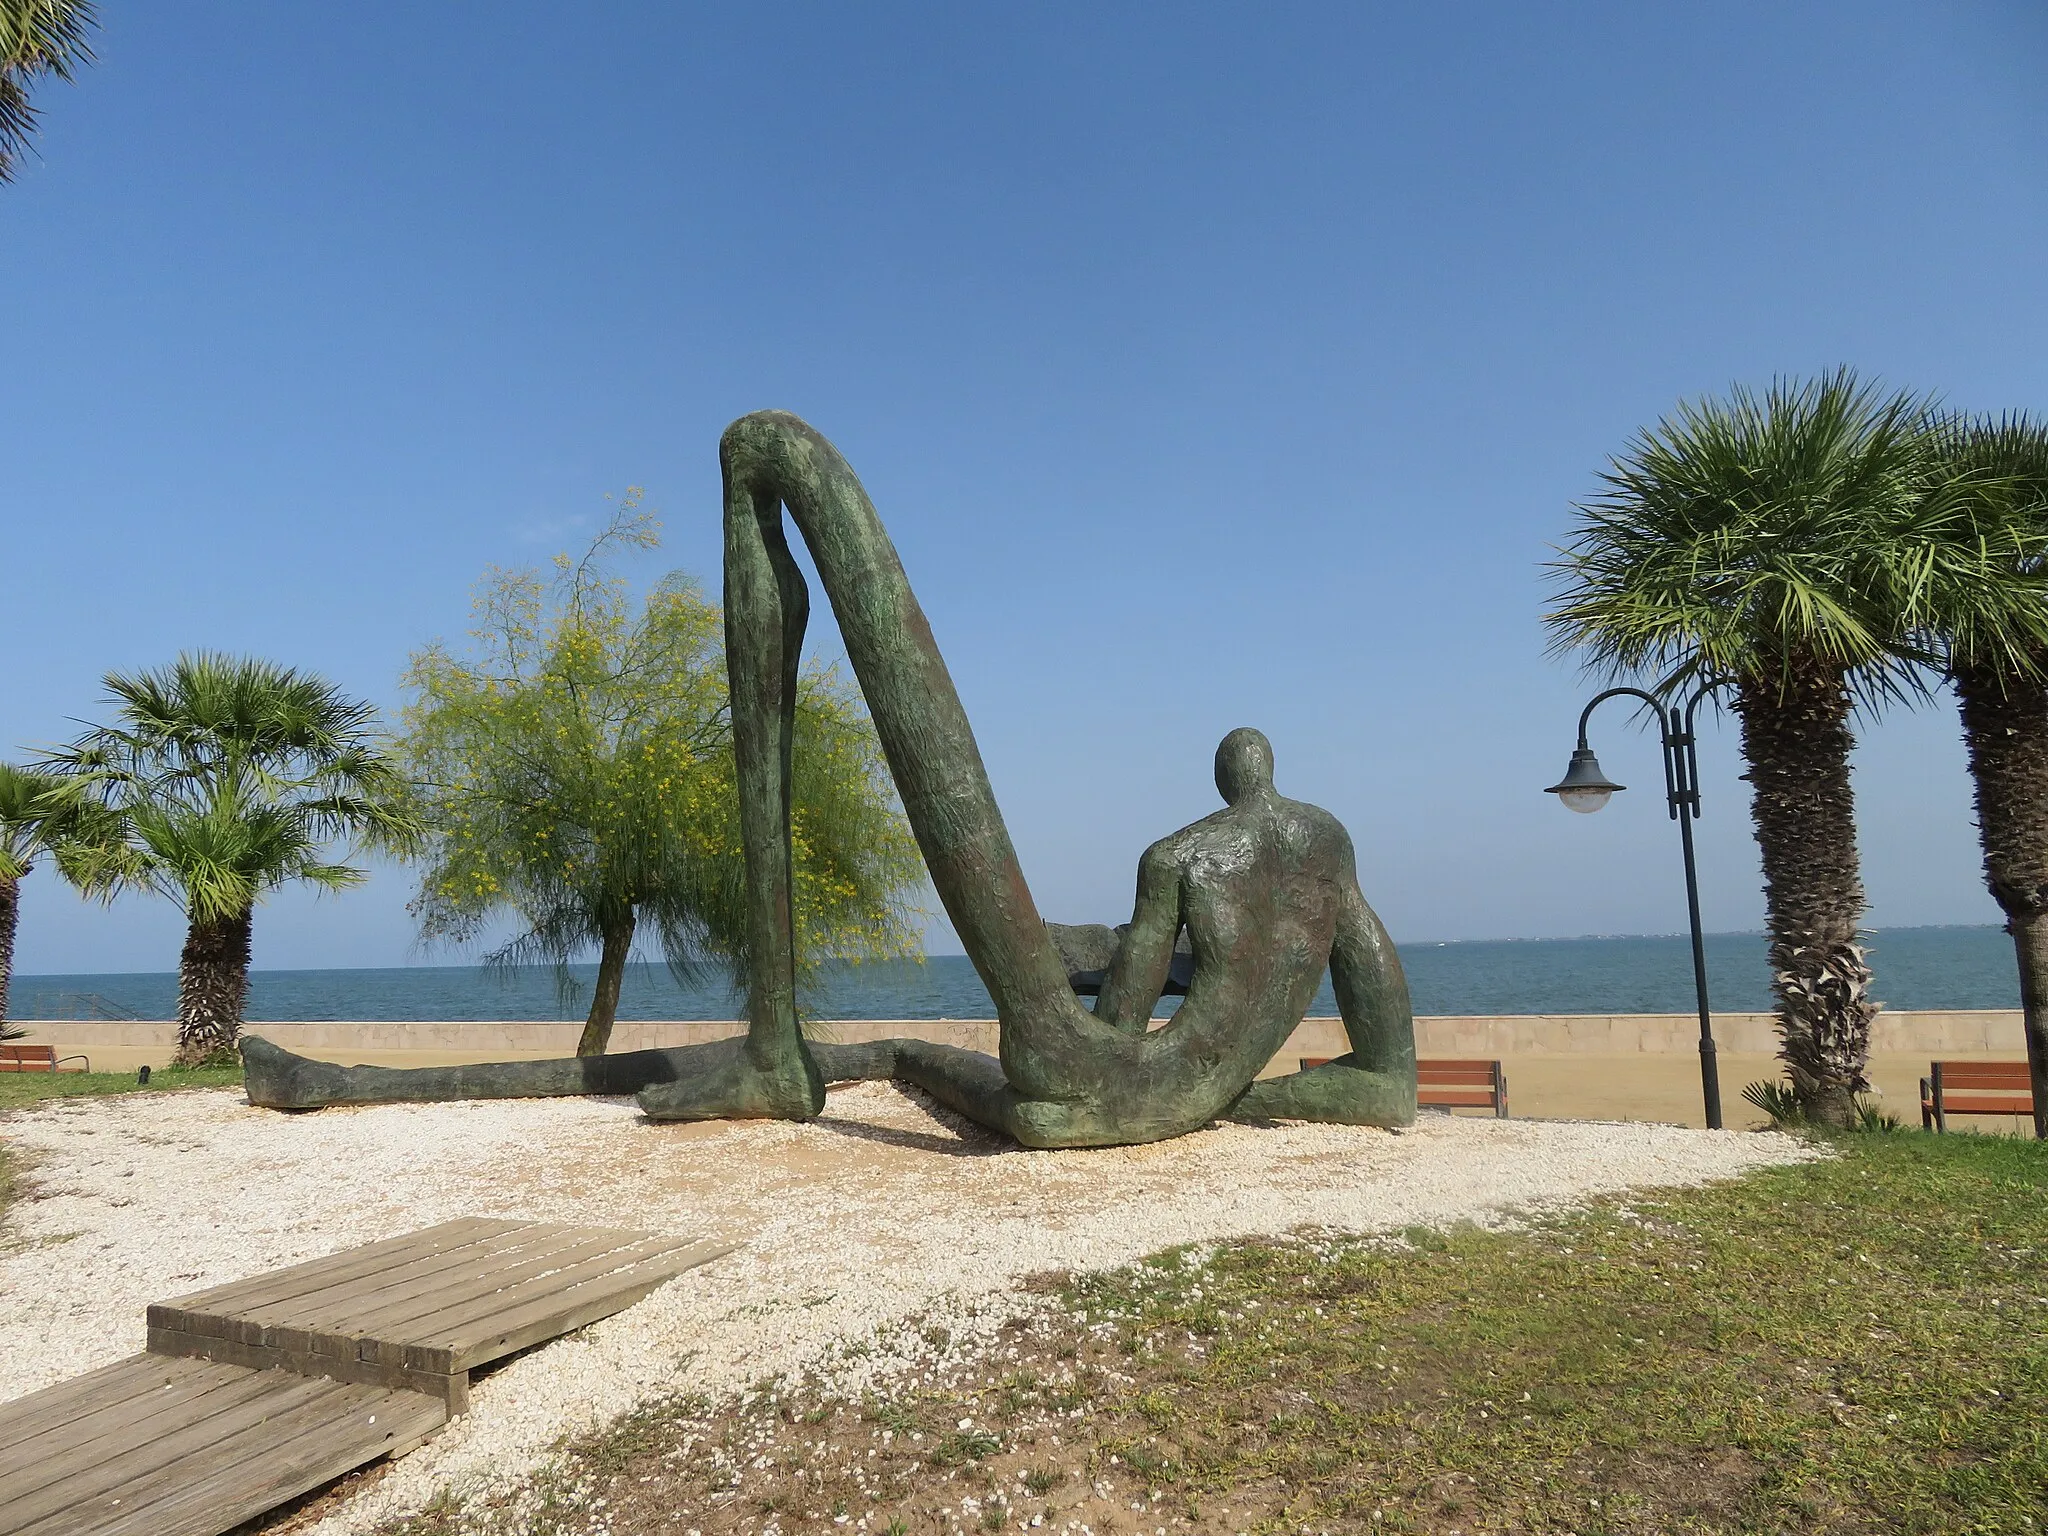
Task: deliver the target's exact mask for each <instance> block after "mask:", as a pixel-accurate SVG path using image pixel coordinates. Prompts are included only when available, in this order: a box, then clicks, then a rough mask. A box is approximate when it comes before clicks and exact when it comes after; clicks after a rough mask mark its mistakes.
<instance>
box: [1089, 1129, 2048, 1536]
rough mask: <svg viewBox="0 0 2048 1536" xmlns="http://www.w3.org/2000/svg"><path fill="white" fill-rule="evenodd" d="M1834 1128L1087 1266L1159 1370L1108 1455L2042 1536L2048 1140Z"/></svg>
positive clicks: (1138, 1388) (1526, 1512)
mask: <svg viewBox="0 0 2048 1536" xmlns="http://www.w3.org/2000/svg"><path fill="white" fill-rule="evenodd" d="M1835 1145H1836V1148H1837V1150H1838V1152H1839V1155H1838V1156H1837V1157H1835V1158H1833V1159H1831V1160H1829V1161H1827V1162H1823V1163H1818V1164H1810V1165H1805V1166H1799V1167H1794V1168H1788V1169H1782V1170H1775V1171H1770V1172H1766V1173H1762V1174H1758V1175H1754V1176H1752V1177H1749V1178H1747V1179H1744V1180H1742V1181H1740V1182H1738V1183H1734V1184H1730V1185H1723V1186H1719V1187H1715V1188H1711V1189H1705V1190H1693V1191H1685V1192H1680V1193H1667V1194H1664V1195H1661V1196H1646V1197H1642V1198H1638V1199H1635V1200H1631V1201H1628V1202H1625V1203H1616V1204H1609V1205H1606V1206H1603V1207H1601V1208H1599V1209H1596V1210H1594V1211H1592V1212H1589V1213H1583V1214H1579V1215H1575V1216H1572V1217H1568V1218H1565V1219H1561V1220H1555V1221H1550V1222H1546V1223H1543V1224H1542V1225H1540V1226H1538V1227H1537V1228H1535V1229H1533V1230H1530V1231H1527V1232H1523V1233H1515V1234H1488V1233H1480V1232H1470V1231H1467V1232H1459V1233H1452V1234H1449V1235H1447V1236H1438V1235H1434V1234H1426V1233H1417V1234H1413V1235H1412V1236H1413V1239H1414V1243H1413V1246H1412V1248H1410V1249H1409V1250H1408V1251H1393V1250H1390V1249H1389V1248H1388V1247H1387V1246H1386V1245H1367V1244H1361V1243H1356V1242H1352V1243H1341V1244H1335V1245H1327V1244H1326V1245H1321V1246H1316V1245H1292V1246H1286V1245H1283V1246H1272V1245H1256V1246H1243V1247H1235V1248H1230V1249H1227V1250H1225V1251H1223V1252H1222V1253H1220V1254H1218V1255H1217V1256H1216V1257H1215V1258H1214V1259H1212V1260H1211V1261H1209V1262H1207V1263H1205V1264H1200V1265H1196V1266H1192V1267H1190V1266H1187V1265H1184V1264H1180V1263H1175V1262H1172V1261H1171V1259H1167V1260H1163V1261H1155V1262H1154V1263H1152V1264H1150V1265H1147V1266H1142V1267H1140V1268H1137V1269H1134V1270H1128V1271H1123V1272H1120V1273H1117V1274H1114V1275H1110V1276H1106V1277H1102V1278H1099V1279H1088V1280H1083V1281H1080V1282H1077V1283H1076V1284H1075V1285H1074V1286H1073V1287H1072V1289H1071V1292H1070V1298H1071V1303H1072V1305H1073V1306H1074V1307H1075V1308H1076V1309H1077V1310H1079V1311H1080V1313H1081V1314H1082V1315H1083V1316H1084V1317H1087V1318H1089V1319H1091V1320H1093V1321H1095V1322H1097V1323H1105V1322H1106V1323H1113V1324H1115V1326H1116V1327H1117V1328H1118V1330H1119V1331H1120V1333H1121V1336H1122V1338H1123V1340H1124V1348H1125V1350H1126V1353H1127V1354H1128V1355H1129V1356H1130V1357H1131V1359H1133V1360H1134V1361H1136V1362H1138V1363H1139V1364H1140V1369H1139V1370H1138V1372H1137V1373H1136V1381H1135V1382H1134V1385H1133V1386H1132V1388H1131V1389H1130V1390H1129V1391H1128V1393H1126V1394H1125V1399H1124V1403H1123V1405H1122V1406H1123V1409H1124V1412H1123V1413H1122V1414H1121V1415H1120V1417H1121V1421H1122V1422H1121V1423H1120V1425H1119V1426H1118V1427H1117V1428H1116V1429H1115V1430H1113V1431H1112V1432H1110V1433H1108V1434H1106V1435H1104V1436H1103V1438H1102V1442H1101V1444H1102V1448H1103V1449H1104V1450H1106V1451H1108V1452H1109V1453H1110V1454H1119V1453H1121V1454H1122V1455H1123V1457H1124V1459H1125V1461H1126V1462H1127V1463H1129V1464H1132V1465H1138V1466H1145V1465H1151V1466H1154V1467H1155V1468H1157V1469H1158V1470H1157V1471H1156V1472H1155V1474H1154V1475H1155V1476H1158V1477H1162V1478H1165V1479H1166V1480H1168V1481H1170V1482H1171V1483H1172V1484H1173V1485H1174V1486H1175V1488H1176V1489H1177V1490H1178V1491H1180V1492H1181V1493H1182V1494H1183V1495H1185V1496H1189V1497H1192V1498H1194V1499H1196V1500H1197V1501H1214V1500H1218V1499H1221V1500H1224V1501H1226V1502H1228V1503H1230V1504H1231V1505H1232V1507H1233V1508H1242V1507H1244V1506H1245V1505H1246V1504H1250V1505H1251V1506H1252V1507H1253V1508H1254V1509H1256V1510H1258V1511H1259V1517H1258V1518H1257V1519H1254V1520H1253V1521H1251V1524H1252V1525H1254V1526H1256V1525H1264V1526H1266V1527H1269V1528H1272V1529H1280V1528H1300V1527H1302V1526H1306V1525H1310V1524H1316V1526H1317V1529H1319V1530H1320V1529H1322V1528H1323V1527H1324V1526H1326V1525H1329V1524H1330V1523H1332V1522H1343V1523H1345V1524H1352V1523H1357V1522H1367V1523H1370V1524H1372V1525H1374V1526H1375V1527H1376V1528H1378V1529H1388V1530H1397V1531H1398V1530H1428V1531H1436V1530H1443V1529H1450V1528H1457V1529H1460V1530H1463V1531H1467V1532H1477V1531H1492V1530H1533V1531H1564V1530H1573V1531H1578V1532H1583V1533H1591V1532H1604V1531H1614V1532H1621V1531H1629V1532H1635V1531H1643V1532H1648V1531H1687V1530H1697V1531H1726V1530H1744V1531H1823V1530H1824V1531H1856V1532H1865V1531H1868V1532H1877V1531H1897V1532H1937V1531H1939V1532H1981V1533H1991V1532H2023V1531H2024V1532H2038V1531H2040V1530H2041V1529H2042V1528H2043V1524H2044V1521H2048V1417H2044V1415H2043V1413H2042V1411H2041V1405H2042V1403H2043V1402H2044V1401H2048V1198H2044V1197H2048V1151H2044V1149H2043V1148H2042V1147H2041V1146H2040V1145H2039V1144H2037V1143H2032V1142H2023V1141H2017V1140H2013V1139H2010V1138H2004V1137H1990V1136H1968V1135H1961V1136H1958V1135H1951V1136H1946V1137H1935V1136H1927V1135H1921V1134H1918V1133H1913V1134H1902V1135H1884V1136H1856V1137H1849V1138H1844V1139H1842V1140H1841V1141H1839V1142H1838V1143H1836V1144H1835ZM1190 1339H1192V1340H1194V1341H1197V1343H1198V1344H1199V1345H1201V1346H1202V1347H1199V1348H1196V1349H1189V1348H1187V1347H1185V1344H1184V1343H1181V1342H1177V1341H1187V1340H1190ZM1105 1428H1107V1426H1105Z"/></svg>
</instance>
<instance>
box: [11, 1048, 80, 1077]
mask: <svg viewBox="0 0 2048 1536" xmlns="http://www.w3.org/2000/svg"><path fill="white" fill-rule="evenodd" d="M67 1061H75V1062H79V1063H80V1065H79V1066H75V1067H67V1066H65V1065H64V1063H65V1062H67ZM91 1070H92V1063H91V1062H90V1061H87V1060H86V1059H85V1058H84V1057H83V1056H59V1055H58V1054H57V1047H55V1046H54V1045H0V1072H90V1071H91Z"/></svg>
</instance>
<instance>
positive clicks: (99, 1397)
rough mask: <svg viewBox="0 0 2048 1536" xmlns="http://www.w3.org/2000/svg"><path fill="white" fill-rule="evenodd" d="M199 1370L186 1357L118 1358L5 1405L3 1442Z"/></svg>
mask: <svg viewBox="0 0 2048 1536" xmlns="http://www.w3.org/2000/svg"><path fill="white" fill-rule="evenodd" d="M200 1369H201V1367H199V1366H197V1365H192V1364H188V1363H186V1362H183V1361H169V1360H152V1359H151V1358H150V1357H149V1356H148V1355H130V1356H128V1357H127V1358H126V1359H125V1360H116V1361H115V1362H114V1363H113V1364H112V1365H103V1366H101V1367H100V1368H99V1369H98V1370H93V1371H87V1372H86V1373H85V1374H84V1375H83V1376H74V1377H72V1378H71V1380H69V1381H60V1382H58V1383H57V1384H56V1385H55V1386H49V1387H45V1388H43V1389H42V1391H40V1392H31V1393H30V1394H29V1395H28V1396H26V1397H22V1398H17V1399H16V1400H15V1401H13V1402H11V1403H7V1404H4V1405H0V1442H5V1441H10V1440H16V1439H26V1438H27V1437H28V1436H30V1435H33V1434H40V1433H41V1432H42V1431H43V1430H45V1429H47V1428H50V1427H51V1426H53V1425H58V1424H68V1423H71V1422H72V1421H73V1420H75V1419H79V1418H82V1417H84V1416H85V1415H86V1414H88V1413H92V1412H95V1411H96V1410H97V1409H99V1408H100V1407H101V1406H103V1405H104V1404H106V1403H108V1402H115V1401H122V1400H125V1399H127V1398H129V1397H132V1396H133V1395H134V1394H135V1393H137V1392H140V1391H144V1390H147V1389H149V1388H150V1387H153V1386H161V1385H162V1384H163V1383H164V1382H166V1381H170V1380H182V1379H183V1378H184V1377H186V1376H189V1375H191V1374H193V1373H195V1372H197V1371H199V1370H200Z"/></svg>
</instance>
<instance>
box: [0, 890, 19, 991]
mask: <svg viewBox="0 0 2048 1536" xmlns="http://www.w3.org/2000/svg"><path fill="white" fill-rule="evenodd" d="M20 922H21V881H20V880H19V879H18V878H15V877H12V876H8V877H4V878H0V1024H4V1023H6V1022H7V990H8V983H9V982H11V981H12V980H13V979H14V930H15V928H16V927H17V926H18V925H19V924H20Z"/></svg>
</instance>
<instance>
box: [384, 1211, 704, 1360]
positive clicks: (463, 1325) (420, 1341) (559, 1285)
mask: <svg viewBox="0 0 2048 1536" xmlns="http://www.w3.org/2000/svg"><path fill="white" fill-rule="evenodd" d="M703 1246H706V1245H705V1244H702V1243H695V1244H693V1243H687V1242H685V1241H683V1240H682V1239H680V1238H668V1237H641V1238H636V1239H634V1240H633V1241H632V1242H630V1243H626V1244H623V1245H621V1246H619V1247H615V1248H610V1249H607V1250H606V1251H605V1252H603V1253H600V1254H597V1255H595V1256H593V1257H590V1258H587V1259H584V1260H581V1261H579V1262H578V1263H575V1264H572V1265H565V1266H563V1267H562V1268H560V1269H558V1270H555V1271H553V1272H551V1273H547V1274H542V1275H538V1276H534V1277H531V1278H528V1279H526V1280H523V1281H521V1282H520V1283H519V1284H517V1285H510V1286H503V1287H500V1288H499V1289H498V1290H495V1291H488V1292H483V1293H480V1294H477V1295H472V1296H467V1297H460V1298H454V1299H451V1301H450V1302H449V1304H448V1305H447V1306H445V1307H441V1308H437V1309H436V1310H434V1311H432V1312H426V1313H420V1314H417V1315H415V1316H413V1317H411V1318H409V1319H407V1320H406V1323H405V1327H404V1336H403V1337H402V1338H397V1339H379V1338H376V1337H375V1336H373V1335H370V1334H365V1335H364V1336H363V1346H364V1357H365V1358H366V1359H367V1358H370V1353H371V1351H372V1350H373V1349H377V1350H383V1351H386V1352H388V1351H389V1349H390V1348H391V1346H393V1345H397V1346H398V1347H399V1349H400V1350H401V1354H400V1355H399V1356H398V1358H403V1359H404V1360H405V1361H406V1362H407V1363H408V1364H413V1365H417V1366H420V1367H423V1368H428V1369H431V1368H433V1366H432V1361H433V1360H434V1359H437V1358H439V1357H438V1356H436V1355H434V1354H432V1353H431V1352H432V1351H433V1350H435V1349H437V1348H438V1347H439V1346H440V1344H441V1343H442V1341H443V1340H444V1339H447V1338H450V1337H454V1336H458V1335H463V1336H466V1335H468V1334H471V1333H476V1332H479V1331H487V1330H488V1328H489V1325H490V1324H491V1322H492V1320H493V1319H495V1318H497V1317H499V1316H501V1315H503V1314H504V1313H506V1312H508V1311H515V1310H522V1309H524V1308H525V1307H527V1306H529V1305H530V1304H532V1303H534V1302H537V1301H545V1300H547V1299H548V1298H550V1297H554V1296H561V1295H565V1294H567V1293H568V1292H570V1291H572V1290H576V1289H578V1288H579V1287H583V1286H586V1285H603V1284H605V1283H606V1282H607V1280H608V1279H609V1277H611V1276H614V1275H619V1276H624V1277H626V1278H624V1279H622V1281H621V1284H626V1285H630V1284H632V1283H633V1281H634V1280H635V1279H637V1272H638V1270H639V1269H640V1268H641V1267H642V1266H646V1265H653V1264H659V1263H663V1262H667V1261H671V1260H675V1259H677V1258H678V1257H679V1256H682V1255H685V1254H687V1253H688V1251H689V1250H691V1249H692V1248H697V1247H703ZM692 1262H701V1261H693V1260H689V1259H687V1258H684V1259H681V1261H680V1262H679V1263H676V1264H675V1265H674V1267H673V1268H672V1269H671V1273H674V1274H680V1273H681V1272H682V1271H683V1270H684V1269H687V1268H689V1267H690V1266H691V1263H692ZM419 1349H426V1350H428V1351H429V1353H428V1354H427V1355H424V1356H418V1355H416V1354H415V1351H416V1350H419ZM388 1357H389V1356H388V1353H387V1354H384V1355H380V1356H379V1358H388ZM449 1368H450V1369H451V1370H459V1369H461V1367H460V1366H455V1365H452V1364H451V1365H450V1367H449Z"/></svg>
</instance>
